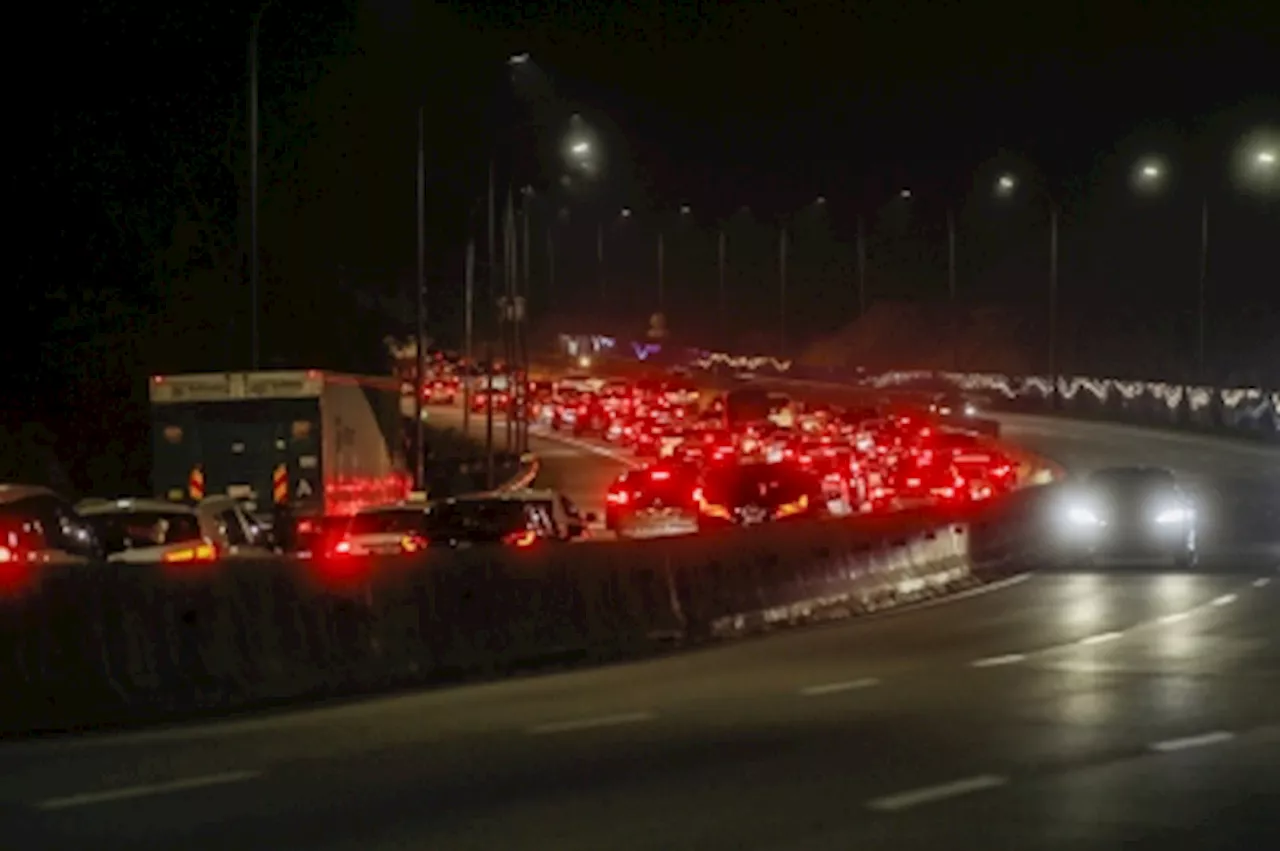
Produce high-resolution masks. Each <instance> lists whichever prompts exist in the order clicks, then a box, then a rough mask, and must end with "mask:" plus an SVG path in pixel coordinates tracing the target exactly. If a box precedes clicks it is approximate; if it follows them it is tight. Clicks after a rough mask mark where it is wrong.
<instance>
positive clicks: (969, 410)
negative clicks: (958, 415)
mask: <svg viewBox="0 0 1280 851" xmlns="http://www.w3.org/2000/svg"><path fill="white" fill-rule="evenodd" d="M964 415H965V416H966V417H976V416H977V415H978V409H977V408H975V407H974V406H973V405H965V406H964Z"/></svg>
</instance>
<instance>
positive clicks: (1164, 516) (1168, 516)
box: [1156, 505, 1194, 526]
mask: <svg viewBox="0 0 1280 851" xmlns="http://www.w3.org/2000/svg"><path fill="white" fill-rule="evenodd" d="M1193 516H1194V515H1193V514H1192V511H1191V509H1190V508H1186V507H1185V506H1181V505H1175V506H1172V507H1170V508H1165V509H1162V510H1160V511H1158V512H1157V513H1156V522H1157V523H1159V524H1160V525H1162V526H1169V525H1173V524H1175V523H1188V522H1190V521H1191V519H1192V517H1193Z"/></svg>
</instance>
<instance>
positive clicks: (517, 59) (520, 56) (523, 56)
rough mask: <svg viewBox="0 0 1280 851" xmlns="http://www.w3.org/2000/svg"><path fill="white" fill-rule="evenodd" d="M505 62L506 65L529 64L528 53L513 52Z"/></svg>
mask: <svg viewBox="0 0 1280 851" xmlns="http://www.w3.org/2000/svg"><path fill="white" fill-rule="evenodd" d="M507 64H508V65H511V66H515V65H527V64H529V54H528V53H517V54H515V55H514V56H512V57H511V58H510V59H508V60H507Z"/></svg>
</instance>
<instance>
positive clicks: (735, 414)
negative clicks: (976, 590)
mask: <svg viewBox="0 0 1280 851" xmlns="http://www.w3.org/2000/svg"><path fill="white" fill-rule="evenodd" d="M459 381H460V378H459V376H458V373H457V369H456V367H452V366H449V365H447V364H438V365H437V367H436V370H435V371H434V372H433V374H432V375H431V376H430V377H428V379H427V380H426V381H425V382H424V387H423V399H424V401H426V402H432V403H435V402H437V400H439V394H438V392H437V391H436V390H435V388H436V387H438V386H440V385H441V384H446V385H449V386H455V387H456V386H457V382H459ZM490 388H493V396H494V398H493V399H492V408H493V409H494V410H495V412H500V413H503V414H505V413H506V412H508V411H515V410H517V406H518V405H519V404H520V401H519V398H518V396H514V395H513V394H512V392H511V389H512V382H511V381H510V380H509V379H507V378H506V377H503V378H502V380H501V382H499V381H497V380H494V379H492V378H491V379H489V380H488V383H483V384H480V385H479V386H478V387H477V389H476V391H475V392H474V393H473V394H471V401H470V405H471V407H472V411H473V413H475V412H484V411H485V410H486V409H487V408H489V406H490V400H489V399H488V398H487V396H486V394H487V393H488V392H490ZM499 388H500V389H499ZM446 404H448V403H446ZM523 404H525V405H527V408H528V412H529V419H530V422H531V424H533V426H534V427H535V428H538V429H539V430H540V431H541V432H542V433H543V434H544V435H546V436H549V437H553V438H555V437H559V438H562V439H570V440H574V441H589V442H590V443H591V444H593V445H596V446H598V447H601V448H605V447H607V448H608V449H609V450H610V451H611V452H612V453H614V454H616V455H618V456H621V457H624V458H625V459H626V460H627V461H628V462H629V464H628V468H627V469H625V470H624V471H623V472H621V473H620V474H619V475H618V476H617V478H616V479H615V480H614V481H613V483H612V484H611V485H610V486H609V488H608V491H607V493H606V494H605V511H604V517H603V518H602V519H603V527H604V530H605V531H606V533H607V534H611V535H613V536H617V537H622V538H637V537H652V536H655V535H672V534H691V533H695V532H700V531H703V532H705V531H710V530H714V529H719V528H726V527H735V526H750V525H754V524H759V523H768V522H777V521H785V520H793V519H795V520H798V519H814V518H829V517H849V516H854V515H865V514H883V513H887V512H893V511H899V510H903V509H909V508H917V509H918V508H929V507H942V508H947V509H952V510H963V509H965V508H968V507H974V506H979V505H982V504H987V503H989V502H991V501H993V500H997V499H999V498H1000V497H1001V496H1003V495H1004V494H1006V493H1008V492H1009V491H1010V490H1012V489H1013V488H1014V487H1015V486H1016V485H1017V480H1018V471H1017V465H1016V463H1015V461H1014V460H1013V459H1012V458H1011V457H1010V456H1009V454H1008V453H1007V452H1006V451H1005V450H1004V449H1003V448H1002V447H1001V445H1000V444H999V443H998V442H997V441H995V440H994V439H992V438H991V437H989V436H988V435H986V434H983V433H981V432H980V430H979V426H978V421H977V420H976V419H975V417H976V414H977V408H976V406H975V405H974V404H973V402H972V401H967V400H963V399H960V400H928V399H923V400H922V401H921V402H919V403H918V404H903V403H896V404H887V405H871V406H862V407H843V406H840V405H834V404H828V403H820V404H815V403H812V402H805V401H802V400H799V399H796V398H793V397H792V396H791V395H789V394H787V393H784V392H778V391H770V390H765V389H762V388H759V387H756V386H753V385H749V384H747V385H743V386H740V387H736V388H733V389H730V390H727V391H707V390H704V389H700V388H699V386H698V383H697V382H695V381H694V380H693V378H692V377H691V376H690V375H689V374H687V373H685V372H684V371H682V370H678V369H677V370H673V371H669V372H654V373H652V374H649V375H645V376H643V377H635V378H619V377H604V376H597V375H591V374H588V373H586V372H572V373H569V374H566V375H562V376H560V377H558V378H555V379H549V378H541V379H538V380H532V381H528V382H527V392H526V393H525V395H524V397H523ZM953 408H955V409H956V411H953V410H952V409H953ZM957 413H958V416H957ZM966 418H968V419H969V420H971V422H966ZM580 537H582V536H578V538H580Z"/></svg>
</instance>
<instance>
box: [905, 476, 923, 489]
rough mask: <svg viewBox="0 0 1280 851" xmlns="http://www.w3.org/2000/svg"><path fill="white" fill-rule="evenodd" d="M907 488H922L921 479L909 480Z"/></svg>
mask: <svg viewBox="0 0 1280 851" xmlns="http://www.w3.org/2000/svg"><path fill="white" fill-rule="evenodd" d="M907 487H909V488H918V487H920V480H919V479H917V478H910V479H907Z"/></svg>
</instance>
